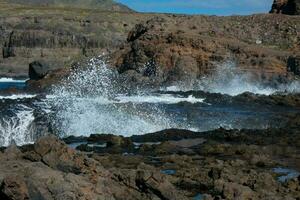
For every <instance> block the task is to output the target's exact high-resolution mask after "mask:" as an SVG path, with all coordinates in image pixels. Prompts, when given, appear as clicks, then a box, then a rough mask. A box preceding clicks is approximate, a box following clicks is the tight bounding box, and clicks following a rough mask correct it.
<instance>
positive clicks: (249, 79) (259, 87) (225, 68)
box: [163, 62, 300, 96]
mask: <svg viewBox="0 0 300 200" xmlns="http://www.w3.org/2000/svg"><path fill="white" fill-rule="evenodd" d="M253 76H254V75H253V74H251V73H250V72H245V71H241V70H240V69H239V68H238V67H237V66H236V65H235V63H233V62H226V63H224V64H220V65H219V66H217V68H216V70H215V72H214V73H213V74H212V75H211V76H207V77H202V78H201V79H200V80H197V81H195V82H194V83H193V84H190V85H186V84H185V83H181V84H177V85H173V86H169V87H166V88H163V90H166V91H187V90H202V91H206V92H210V93H221V94H228V95H231V96H236V95H239V94H242V93H245V92H251V93H254V94H261V95H271V94H274V93H277V92H280V93H300V81H292V82H290V83H287V84H279V85H278V86H276V87H270V86H267V85H265V84H262V83H261V82H259V81H257V78H256V77H253ZM255 80H256V81H255Z"/></svg>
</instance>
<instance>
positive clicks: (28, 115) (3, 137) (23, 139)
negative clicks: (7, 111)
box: [0, 105, 34, 146]
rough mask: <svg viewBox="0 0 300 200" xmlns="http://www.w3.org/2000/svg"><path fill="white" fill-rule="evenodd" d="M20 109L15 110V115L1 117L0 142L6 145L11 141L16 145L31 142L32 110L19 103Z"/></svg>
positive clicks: (32, 140)
mask: <svg viewBox="0 0 300 200" xmlns="http://www.w3.org/2000/svg"><path fill="white" fill-rule="evenodd" d="M20 107H21V108H20V109H19V110H18V111H16V116H14V117H10V118H3V119H2V121H0V144H1V146H8V145H10V144H11V142H12V141H15V143H16V144H17V145H24V144H29V143H33V142H34V139H33V135H31V133H33V132H34V131H31V130H30V129H31V124H32V122H33V121H34V116H33V110H32V109H30V108H28V107H26V106H24V105H20Z"/></svg>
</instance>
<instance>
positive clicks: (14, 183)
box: [0, 175, 29, 200]
mask: <svg viewBox="0 0 300 200" xmlns="http://www.w3.org/2000/svg"><path fill="white" fill-rule="evenodd" d="M0 199H5V200H29V194H28V188H27V185H26V183H25V181H24V180H23V179H22V178H21V177H19V176H14V175H13V176H7V177H5V178H4V180H3V182H2V184H1V187H0Z"/></svg>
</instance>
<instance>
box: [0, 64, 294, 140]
mask: <svg viewBox="0 0 300 200" xmlns="http://www.w3.org/2000/svg"><path fill="white" fill-rule="evenodd" d="M221 67H222V73H219V74H215V76H214V81H212V80H208V79H205V80H204V81H203V80H202V81H201V83H199V85H196V86H195V85H193V86H192V87H190V86H189V87H186V85H184V84H182V83H181V84H178V85H169V86H166V87H162V88H155V89H153V90H149V89H141V88H132V87H125V88H124V85H125V86H126V84H120V82H119V81H118V78H119V77H118V74H117V73H116V72H114V71H112V70H111V69H110V68H108V67H107V66H106V64H105V63H104V62H102V61H101V60H98V59H92V60H91V61H90V63H89V65H88V66H87V67H86V68H85V70H84V71H75V72H74V73H73V74H71V76H70V77H69V78H68V79H67V80H66V82H65V84H63V85H59V86H55V87H53V90H52V92H50V93H49V94H47V95H42V96H41V95H39V94H36V95H32V94H30V95H29V94H25V93H23V94H15V95H10V96H5V95H2V96H0V145H1V146H7V145H9V144H10V143H12V141H14V142H16V143H17V144H18V145H23V144H27V143H32V142H34V141H35V140H36V139H37V138H38V137H40V136H42V135H45V134H49V133H54V134H56V135H58V136H60V137H66V136H70V135H75V136H81V135H90V134H93V133H111V134H116V135H124V136H130V135H138V134H145V133H151V132H156V131H160V130H163V129H169V128H178V129H189V130H193V131H207V130H212V129H216V128H220V127H223V128H227V129H233V128H236V129H243V128H246V129H251V128H256V129H265V128H269V127H279V126H281V125H283V124H284V122H285V120H286V119H287V117H286V116H287V115H288V114H290V113H295V112H299V111H297V110H295V109H289V108H286V107H283V106H268V105H256V104H255V105H254V104H251V103H247V102H239V103H236V102H234V101H232V99H233V98H234V96H236V95H239V94H242V93H244V92H252V93H258V94H264V95H270V94H272V93H274V92H278V91H279V92H298V91H296V90H297V88H299V87H298V83H289V84H287V85H281V86H279V87H277V88H276V89H275V88H271V87H267V86H265V87H261V86H260V85H259V84H258V83H250V82H248V78H247V75H242V76H241V75H240V74H239V75H237V73H236V72H235V68H233V67H232V66H231V65H229V67H228V69H227V68H225V70H224V66H221ZM4 80H6V81H4ZM8 86H9V87H11V86H15V87H20V88H22V87H24V86H25V82H24V81H23V82H22V81H15V80H8V79H2V81H0V88H7V87H8ZM214 93H220V94H219V95H215V94H214Z"/></svg>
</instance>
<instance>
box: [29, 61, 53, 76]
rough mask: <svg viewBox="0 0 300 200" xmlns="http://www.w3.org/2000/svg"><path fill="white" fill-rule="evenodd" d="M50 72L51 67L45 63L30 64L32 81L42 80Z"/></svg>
mask: <svg viewBox="0 0 300 200" xmlns="http://www.w3.org/2000/svg"><path fill="white" fill-rule="evenodd" d="M49 71H50V68H49V65H48V64H47V63H45V62H44V61H34V62H32V63H30V64H29V70H28V75H29V78H30V80H40V79H42V78H44V77H45V76H46V75H47V74H48V72H49Z"/></svg>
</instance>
